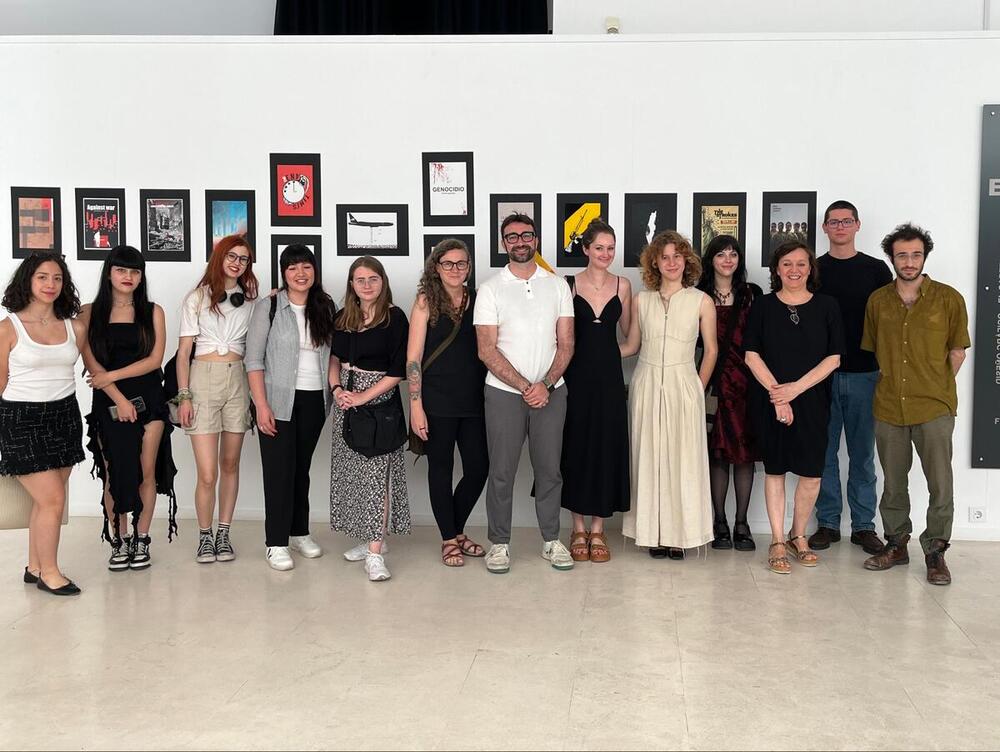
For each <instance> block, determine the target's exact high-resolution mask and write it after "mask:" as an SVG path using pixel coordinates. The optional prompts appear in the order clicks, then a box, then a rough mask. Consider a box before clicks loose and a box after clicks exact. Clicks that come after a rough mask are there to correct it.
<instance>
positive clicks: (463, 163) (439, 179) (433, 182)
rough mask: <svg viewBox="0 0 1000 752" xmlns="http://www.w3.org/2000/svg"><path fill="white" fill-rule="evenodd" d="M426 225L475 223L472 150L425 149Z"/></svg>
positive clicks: (465, 224) (467, 224)
mask: <svg viewBox="0 0 1000 752" xmlns="http://www.w3.org/2000/svg"><path fill="white" fill-rule="evenodd" d="M421 168H422V172H423V189H424V224H425V225H426V226H428V227H443V226H449V227H464V226H471V225H473V224H475V193H474V191H473V187H474V186H473V171H472V152H471V151H425V152H424V153H423V156H422V158H421Z"/></svg>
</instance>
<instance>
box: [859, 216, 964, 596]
mask: <svg viewBox="0 0 1000 752" xmlns="http://www.w3.org/2000/svg"><path fill="white" fill-rule="evenodd" d="M933 248H934V242H933V241H932V240H931V238H930V235H929V234H928V233H926V232H925V231H924V230H922V229H920V228H919V227H915V226H914V225H910V224H905V225H900V226H899V227H897V228H896V229H895V230H894V231H893V232H892V233H891V234H889V235H887V236H886V237H885V239H884V240H883V241H882V250H883V251H885V253H886V255H887V256H889V258H890V259H891V260H892V266H893V269H894V270H895V272H896V279H895V281H894V282H892V283H890V284H888V285H886V286H885V287H881V288H879V289H878V290H876V291H875V292H873V293H872V295H871V297H870V298H869V299H868V305H867V307H866V309H865V329H864V334H863V335H862V338H861V348H862V349H863V350H870V351H872V352H874V353H875V357H876V359H877V360H878V365H879V371H880V374H879V381H878V385H877V386H876V387H875V401H874V406H873V411H874V413H875V445H876V447H877V448H878V457H879V461H880V462H881V464H882V472H883V475H884V476H885V484H884V487H883V489H882V501H881V503H880V504H879V509H880V511H881V513H882V524H883V526H884V528H885V535H886V540H887V543H886V547H885V549H884V550H883V551H882V553H880V554H877V555H875V556H872V557H871V558H869V559H867V560H866V561H865V568H866V569H871V570H876V571H877V570H884V569H889V568H891V567H893V566H895V565H896V564H908V563H909V561H910V558H909V553H908V552H907V548H906V546H907V543H909V540H910V533H911V532H913V523H912V522H910V494H909V489H908V485H907V476H908V474H909V471H910V466H911V465H912V464H913V447H916V449H917V455H918V456H919V457H920V465H921V467H922V468H923V471H924V476H925V477H926V478H927V488H928V490H929V491H930V501H929V506H928V508H927V529H926V530H924V532H923V533H922V534H921V536H920V545H921V547H922V548H923V551H924V559H925V561H926V563H927V581H928V582H930V583H931V584H934V585H948V584H949V583H950V582H951V573H950V572H949V571H948V566H947V564H946V563H945V560H944V552H945V550H946V549H947V548H948V545H949V543H948V541H949V540H950V538H951V525H952V519H953V517H954V512H955V503H954V494H953V485H954V483H953V478H952V470H951V457H952V433H953V432H954V429H955V414H956V413H957V411H958V393H957V391H956V388H955V376H956V374H957V373H958V369H959V368H961V367H962V362H963V361H964V360H965V350H966V348H968V347H971V345H972V343H971V341H970V340H969V317H968V314H967V313H966V310H965V300H963V298H962V296H961V294H960V293H959V292H958V291H957V290H955V289H954V288H952V287H949V286H948V285H945V284H942V283H940V282H935V281H934V280H932V279H931V278H930V277H928V276H927V275H926V274H924V273H923V270H924V262H925V260H926V258H927V256H928V255H930V252H931V249H933Z"/></svg>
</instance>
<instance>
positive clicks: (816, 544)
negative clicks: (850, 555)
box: [809, 527, 840, 551]
mask: <svg viewBox="0 0 1000 752" xmlns="http://www.w3.org/2000/svg"><path fill="white" fill-rule="evenodd" d="M831 543H840V531H839V530H834V529H833V528H832V527H818V528H816V532H815V533H813V534H812V535H810V536H809V548H812V549H814V550H816V551H824V550H826V549H828V548H829V547H830V544H831Z"/></svg>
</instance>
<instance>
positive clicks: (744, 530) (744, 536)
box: [733, 522, 757, 551]
mask: <svg viewBox="0 0 1000 752" xmlns="http://www.w3.org/2000/svg"><path fill="white" fill-rule="evenodd" d="M733 548H735V549H736V550H737V551H756V550H757V544H756V543H754V540H753V536H752V535H751V534H750V526H749V525H748V524H747V523H745V522H737V523H736V524H735V525H733Z"/></svg>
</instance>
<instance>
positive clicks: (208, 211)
mask: <svg viewBox="0 0 1000 752" xmlns="http://www.w3.org/2000/svg"><path fill="white" fill-rule="evenodd" d="M255 203H256V200H255V197H254V192H253V191H205V260H206V261H208V259H209V257H211V255H212V249H213V248H215V244H216V243H218V242H219V241H220V240H221V239H222V238H224V237H226V236H227V235H243V236H244V237H246V239H247V243H249V244H250V249H251V250H252V251H253V253H254V256H255V257H256V253H257V211H256V208H255Z"/></svg>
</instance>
